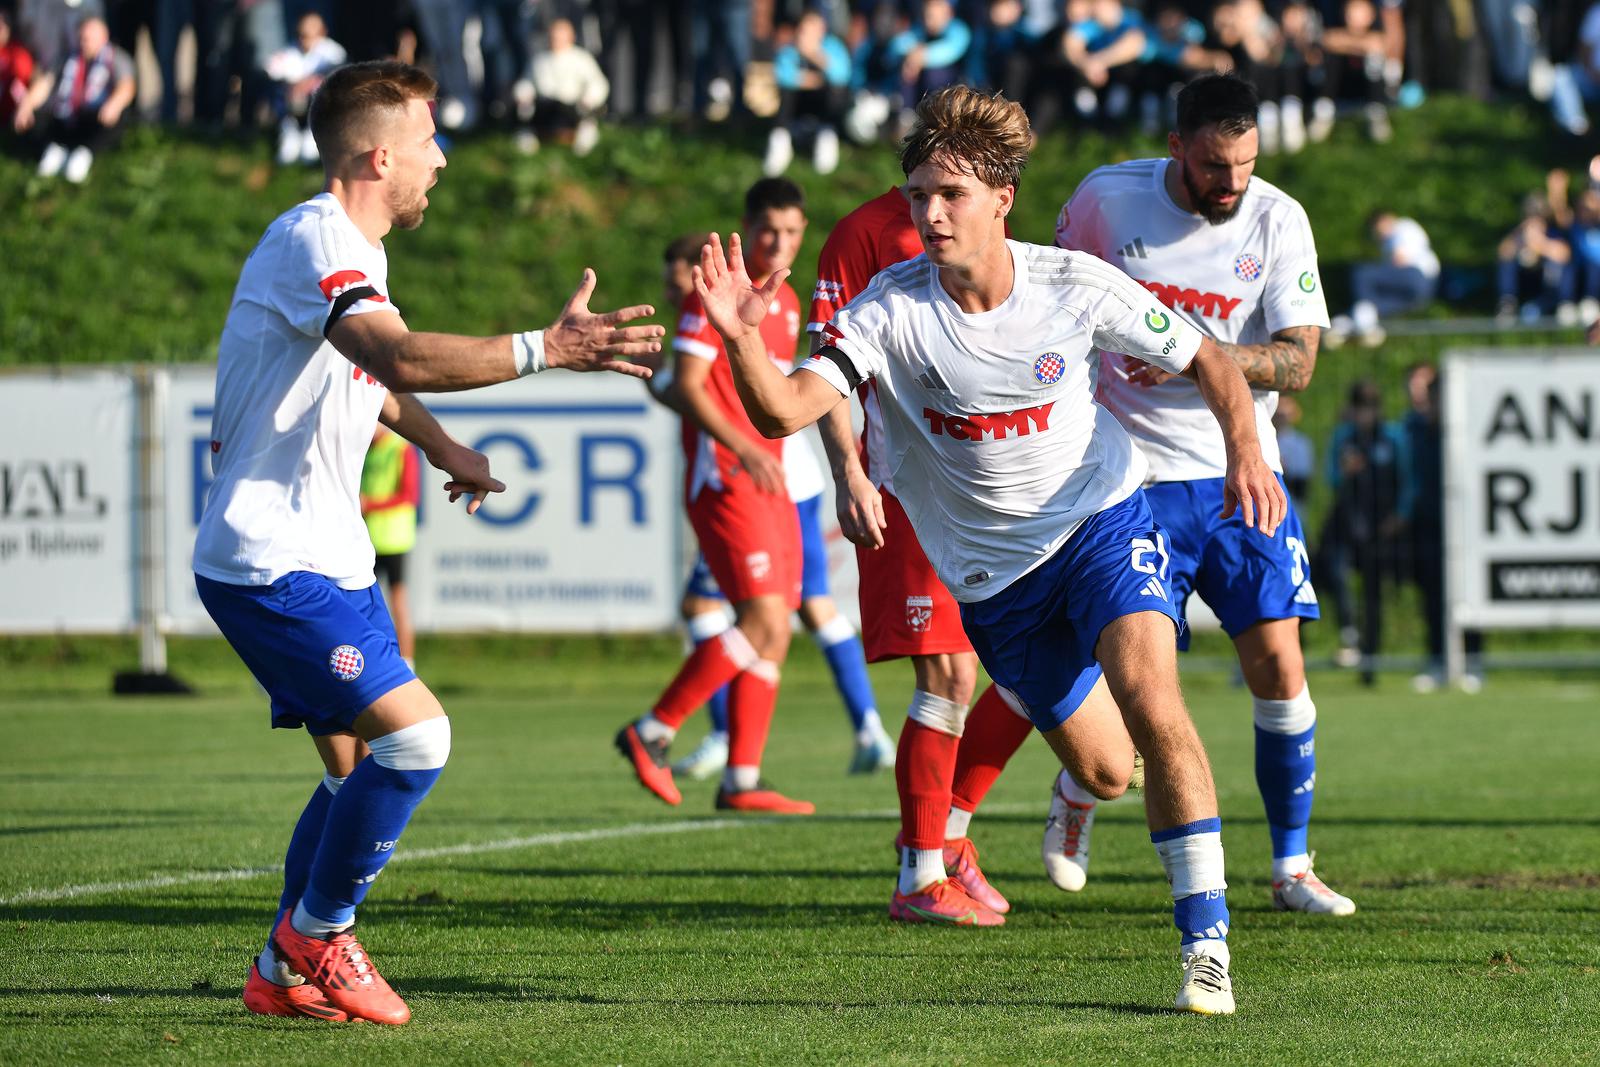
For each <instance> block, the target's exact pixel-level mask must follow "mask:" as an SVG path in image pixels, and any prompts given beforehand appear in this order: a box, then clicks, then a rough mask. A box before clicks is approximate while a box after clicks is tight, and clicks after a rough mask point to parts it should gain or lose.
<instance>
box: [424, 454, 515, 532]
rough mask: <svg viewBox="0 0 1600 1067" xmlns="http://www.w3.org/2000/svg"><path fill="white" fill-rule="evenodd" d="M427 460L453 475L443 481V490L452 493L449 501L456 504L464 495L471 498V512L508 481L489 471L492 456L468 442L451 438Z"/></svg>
mask: <svg viewBox="0 0 1600 1067" xmlns="http://www.w3.org/2000/svg"><path fill="white" fill-rule="evenodd" d="M428 462H429V463H432V464H433V465H434V466H435V467H438V468H439V469H440V470H442V471H444V472H445V473H446V474H448V475H449V476H450V480H449V481H448V482H445V483H444V491H445V492H447V493H449V494H450V503H452V504H454V503H455V502H456V501H457V500H460V499H461V498H462V497H464V496H470V497H471V498H472V499H470V500H468V501H467V514H468V515H471V514H473V513H474V512H476V511H477V510H478V508H479V507H481V506H482V504H483V500H484V498H485V497H487V496H488V495H489V494H490V493H503V492H505V491H506V483H505V482H502V481H500V480H499V479H498V478H495V477H492V476H491V475H490V474H489V457H488V456H486V455H484V454H483V453H482V452H474V451H473V450H472V449H470V448H468V447H467V446H466V445H460V444H456V443H455V442H454V441H452V442H450V443H449V444H448V445H446V446H445V447H444V448H442V449H440V450H439V451H438V452H437V453H435V454H431V455H429V456H428Z"/></svg>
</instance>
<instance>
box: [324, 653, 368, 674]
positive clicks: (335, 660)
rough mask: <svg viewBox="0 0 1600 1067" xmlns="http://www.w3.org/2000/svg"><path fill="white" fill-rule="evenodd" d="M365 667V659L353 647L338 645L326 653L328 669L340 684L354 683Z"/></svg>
mask: <svg viewBox="0 0 1600 1067" xmlns="http://www.w3.org/2000/svg"><path fill="white" fill-rule="evenodd" d="M366 666H367V660H366V657H365V656H363V655H362V654H361V650H360V649H359V648H357V647H356V646H355V645H340V646H339V647H338V648H336V649H334V650H333V651H332V652H330V653H328V669H329V670H330V671H332V672H333V676H334V677H335V678H337V679H339V681H341V682H353V681H355V680H356V679H357V678H359V677H361V672H362V671H363V670H364V669H366Z"/></svg>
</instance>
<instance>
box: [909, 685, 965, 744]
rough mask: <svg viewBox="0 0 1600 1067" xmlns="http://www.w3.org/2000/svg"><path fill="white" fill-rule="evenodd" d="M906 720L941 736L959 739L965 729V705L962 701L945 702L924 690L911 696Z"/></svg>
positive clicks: (919, 690)
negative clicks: (934, 731) (937, 732)
mask: <svg viewBox="0 0 1600 1067" xmlns="http://www.w3.org/2000/svg"><path fill="white" fill-rule="evenodd" d="M906 718H908V719H910V720H911V721H912V722H915V723H920V724H922V725H923V726H926V727H927V728H928V729H930V730H937V731H939V732H940V733H941V734H948V735H950V736H951V737H960V736H961V735H962V733H963V732H965V730H966V728H967V705H966V703H965V702H964V701H956V700H947V699H946V698H944V697H941V696H938V695H937V694H934V693H930V692H928V691H926V690H924V689H918V690H917V691H916V692H915V693H913V694H912V695H911V706H910V707H909V708H907V709H906Z"/></svg>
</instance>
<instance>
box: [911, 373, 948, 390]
mask: <svg viewBox="0 0 1600 1067" xmlns="http://www.w3.org/2000/svg"><path fill="white" fill-rule="evenodd" d="M917 384H918V385H920V386H922V387H923V388H924V389H928V390H931V391H933V392H936V393H948V392H949V391H950V387H949V386H948V385H946V384H945V383H944V379H943V378H941V377H939V368H938V367H929V368H928V369H927V370H926V371H924V372H923V373H922V374H921V376H919V377H918V378H917Z"/></svg>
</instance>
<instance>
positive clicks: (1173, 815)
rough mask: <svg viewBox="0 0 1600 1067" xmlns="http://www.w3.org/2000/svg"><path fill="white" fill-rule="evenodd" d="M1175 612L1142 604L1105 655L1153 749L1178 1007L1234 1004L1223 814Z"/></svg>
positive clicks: (1153, 827) (1151, 820)
mask: <svg viewBox="0 0 1600 1067" xmlns="http://www.w3.org/2000/svg"><path fill="white" fill-rule="evenodd" d="M1172 627H1173V624H1172V620H1171V619H1169V618H1167V617H1166V616H1165V615H1162V614H1159V613H1157V612H1151V611H1141V612H1137V613H1135V614H1132V615H1124V616H1122V617H1120V618H1118V619H1115V620H1113V621H1112V622H1111V623H1110V624H1109V625H1107V626H1106V628H1105V629H1104V630H1103V631H1101V634H1100V640H1099V642H1098V643H1097V645H1096V648H1095V655H1096V658H1097V659H1098V660H1099V661H1100V665H1101V667H1102V668H1103V669H1104V671H1105V676H1106V682H1107V684H1108V685H1109V687H1110V690H1111V695H1112V697H1113V699H1115V700H1116V702H1117V705H1118V706H1119V707H1120V708H1121V709H1122V715H1123V720H1124V721H1125V722H1126V723H1127V726H1128V733H1129V735H1130V736H1131V737H1132V739H1133V743H1134V744H1135V745H1136V746H1137V747H1138V749H1139V751H1140V752H1142V753H1143V754H1144V759H1145V784H1144V798H1145V818H1146V821H1147V823H1148V824H1149V827H1150V840H1151V843H1153V844H1154V845H1155V847H1156V853H1157V855H1159V856H1160V857H1161V865H1162V867H1163V868H1164V869H1165V870H1166V872H1167V881H1168V883H1169V884H1170V885H1171V887H1172V899H1173V909H1172V913H1173V914H1172V917H1173V922H1174V923H1175V924H1176V925H1177V927H1178V933H1179V936H1180V945H1181V950H1180V954H1181V956H1182V959H1183V968H1184V974H1183V984H1182V986H1181V988H1180V989H1179V992H1178V999H1177V1007H1178V1008H1179V1009H1180V1010H1184V1011H1193V1012H1198V1013H1200V1014H1207V1015H1212V1014H1224V1015H1226V1014H1232V1012H1233V1008H1234V1000H1233V986H1232V982H1231V980H1230V978H1229V976H1228V962H1229V955H1228V942H1227V936H1228V904H1227V892H1226V891H1227V881H1226V879H1225V877H1224V874H1223V856H1222V821H1221V820H1220V819H1219V818H1217V797H1216V788H1215V786H1214V784H1213V782H1212V778H1211V764H1210V762H1209V761H1208V760H1207V759H1206V750H1205V746H1204V745H1202V744H1201V743H1200V735H1199V734H1198V733H1197V732H1196V731H1195V728H1194V722H1193V721H1192V720H1191V719H1190V718H1189V712H1188V709H1187V708H1186V707H1185V706H1184V702H1183V693H1182V691H1181V690H1180V689H1179V686H1178V662H1177V656H1178V651H1177V642H1176V641H1174V640H1173V629H1172Z"/></svg>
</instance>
